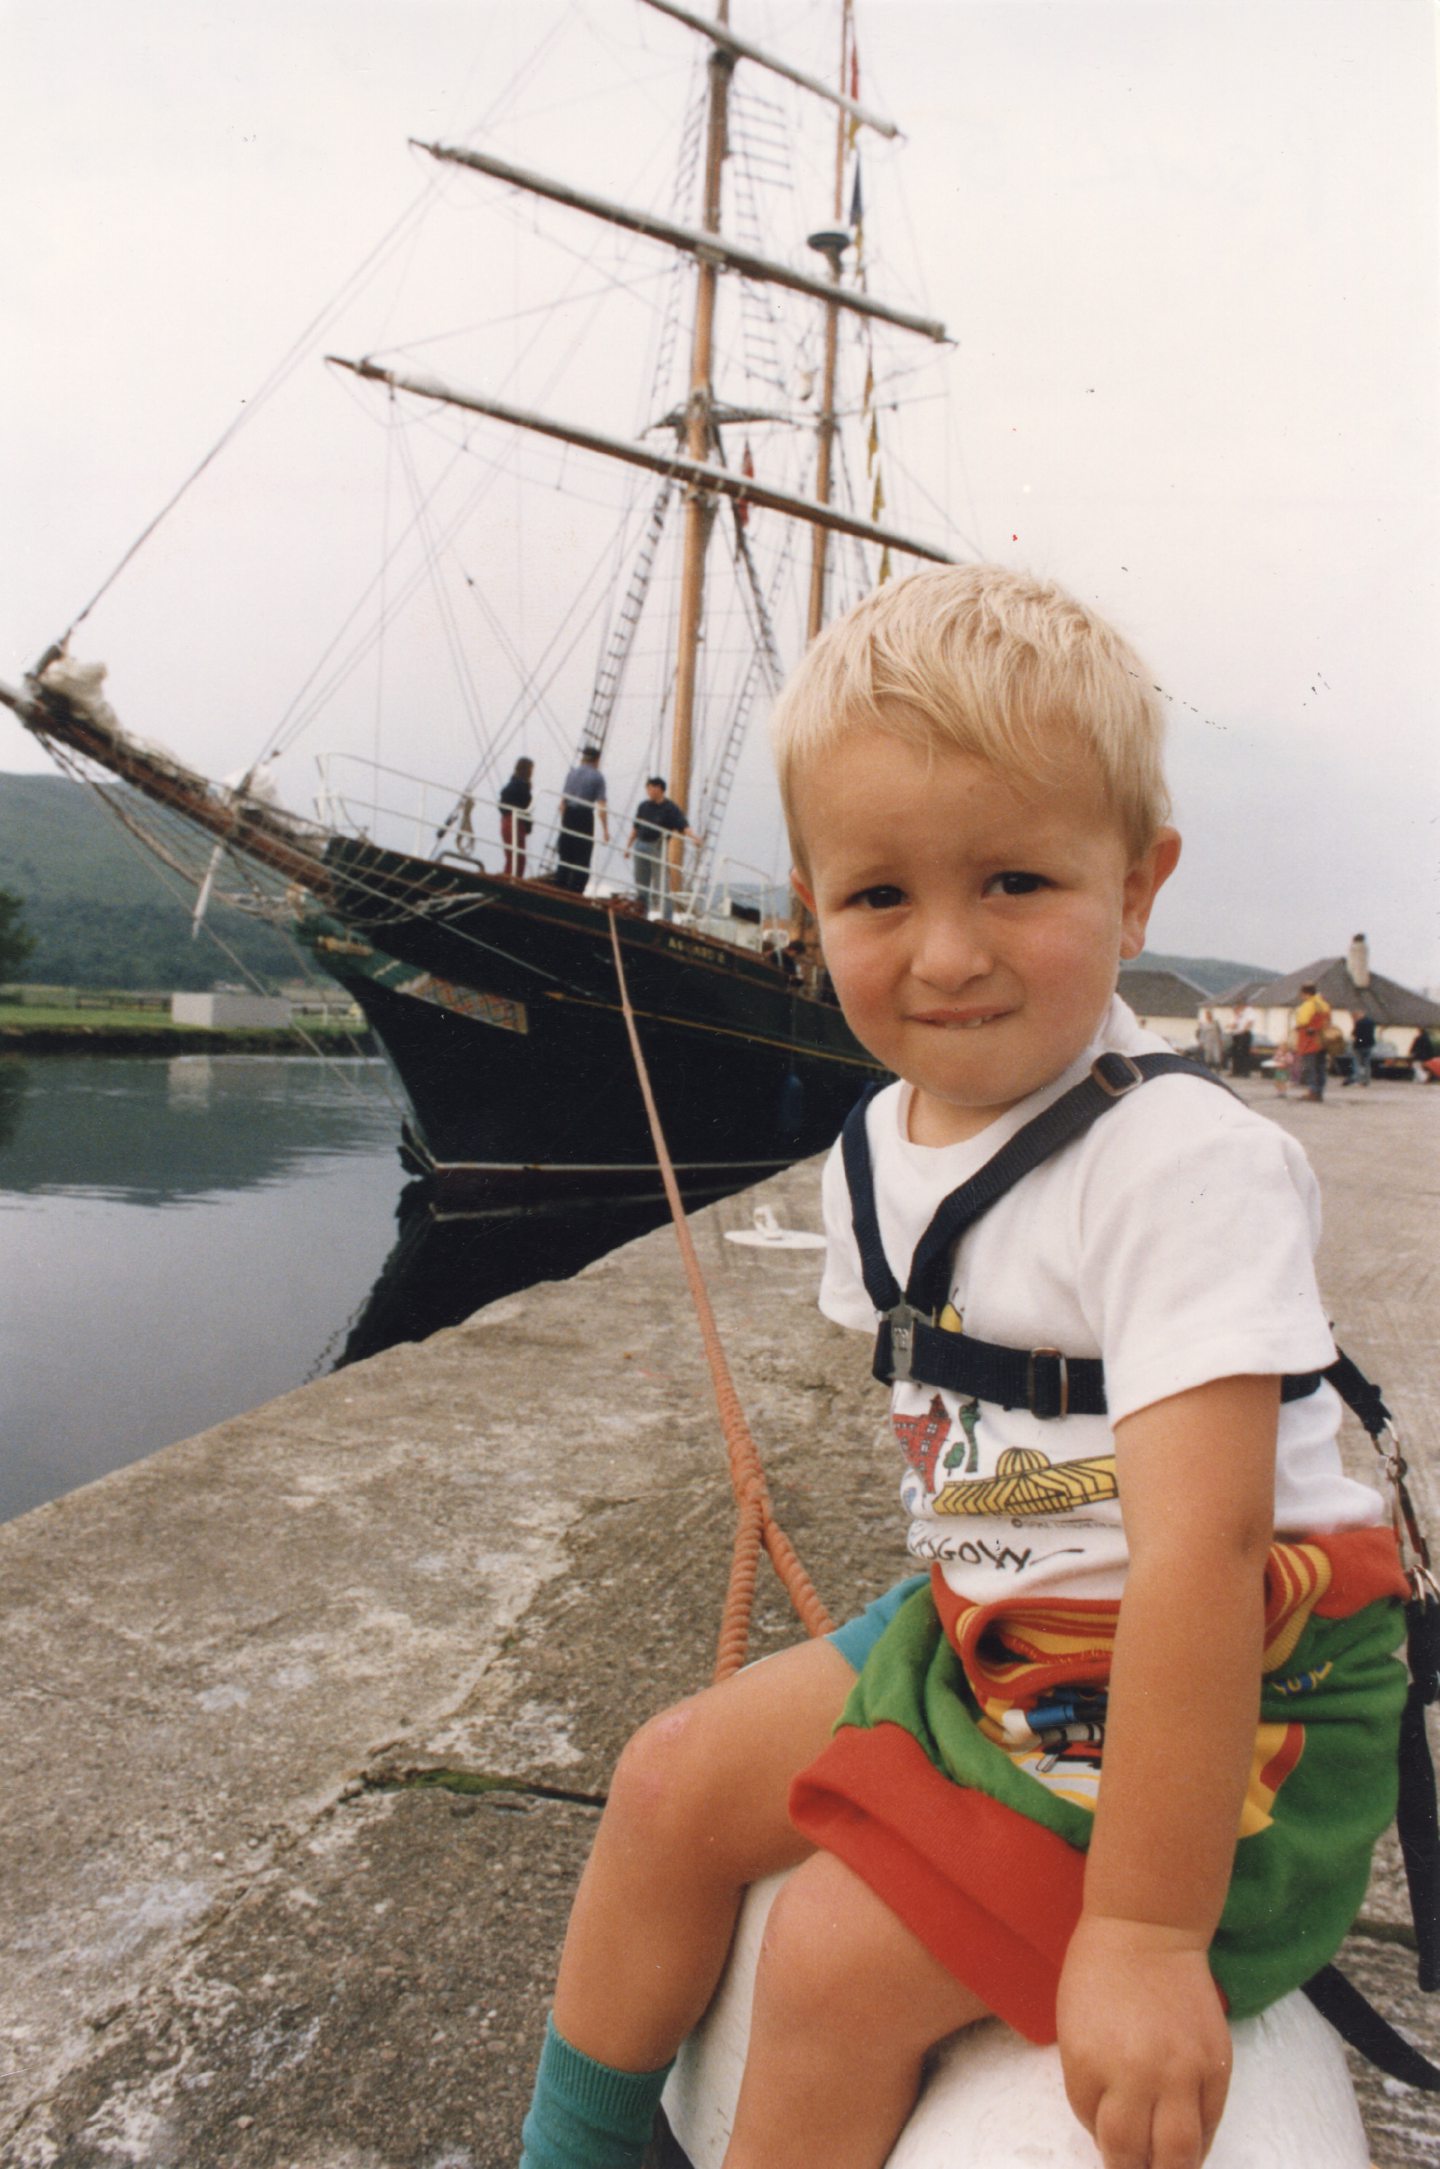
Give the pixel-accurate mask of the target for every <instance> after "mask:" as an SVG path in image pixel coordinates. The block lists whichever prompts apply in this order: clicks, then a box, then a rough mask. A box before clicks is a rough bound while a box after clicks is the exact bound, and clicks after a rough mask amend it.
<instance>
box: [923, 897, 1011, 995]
mask: <svg viewBox="0 0 1440 2169" xmlns="http://www.w3.org/2000/svg"><path fill="white" fill-rule="evenodd" d="M994 961H995V960H994V958H993V956H992V955H991V952H990V947H989V944H988V943H987V942H986V940H985V938H984V933H983V930H982V929H981V928H980V927H978V926H976V925H974V924H972V922H971V920H970V919H969V917H968V916H966V915H965V914H963V913H957V912H936V913H932V914H930V915H929V916H927V918H926V919H925V921H924V923H923V925H922V926H921V928H920V938H919V940H918V942H917V943H916V947H915V954H914V958H913V961H912V969H913V970H914V973H915V976H916V978H917V979H923V980H924V982H925V984H926V985H927V986H931V987H936V988H938V989H940V990H941V991H942V992H944V993H947V994H950V993H954V992H956V991H958V990H959V989H960V988H962V987H966V986H969V985H970V984H971V982H972V981H973V980H976V979H984V978H985V977H986V976H987V975H988V974H989V973H990V972H991V971H992V970H993V968H994Z"/></svg>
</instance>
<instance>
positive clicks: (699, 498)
mask: <svg viewBox="0 0 1440 2169" xmlns="http://www.w3.org/2000/svg"><path fill="white" fill-rule="evenodd" d="M729 19H730V0H718V5H717V8H716V21H717V22H718V23H719V25H720V26H721V28H722V29H723V28H725V27H726V25H727V24H728V22H729ZM707 65H708V70H709V76H710V99H709V111H708V115H707V119H706V129H705V202H704V209H703V212H702V216H701V224H702V225H703V227H704V230H705V231H706V233H714V234H718V233H719V231H720V190H721V181H722V177H723V171H724V164H725V153H726V133H727V124H728V117H729V105H730V78H731V75H732V74H733V73H734V69H735V56H734V54H733V53H732V52H730V51H728V50H727V49H726V48H725V47H724V46H722V45H715V46H713V47H712V48H711V52H710V59H709V62H708V64H707ZM719 283H720V281H719V272H718V269H717V267H716V265H715V264H714V263H713V262H706V261H705V260H704V259H703V258H702V259H701V263H700V270H699V276H698V277H697V279H696V282H695V329H694V336H693V339H692V342H691V348H690V397H689V400H688V402H687V409H686V430H685V449H686V452H687V454H688V455H689V457H690V458H691V459H699V460H708V459H709V457H710V450H711V439H712V433H713V428H714V423H713V418H712V417H713V407H714V389H713V385H712V381H711V378H712V371H713V368H714V358H715V296H716V291H717V289H718V287H719ZM714 520H715V499H714V497H713V496H712V495H711V494H710V492H709V491H708V490H703V489H699V488H697V487H696V486H695V484H694V483H692V484H691V485H690V486H689V488H688V489H687V490H686V493H685V545H684V555H683V557H682V560H681V571H680V622H679V627H678V631H677V635H676V666H675V714H674V722H673V725H672V728H671V735H670V788H671V792H672V795H673V796H674V798H675V800H676V803H677V804H679V805H681V806H687V807H688V805H689V801H690V768H691V760H692V754H693V748H694V742H695V696H696V689H697V684H698V680H699V670H700V633H701V622H702V618H703V614H704V607H705V552H706V549H707V547H708V545H709V541H710V530H711V527H712V526H713V525H714ZM680 841H681V839H680V838H679V837H678V836H677V837H673V838H672V839H671V847H670V853H669V856H670V858H671V860H672V863H673V861H674V860H676V859H678V857H679V847H680Z"/></svg>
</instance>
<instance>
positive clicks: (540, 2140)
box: [520, 2019, 670, 2169]
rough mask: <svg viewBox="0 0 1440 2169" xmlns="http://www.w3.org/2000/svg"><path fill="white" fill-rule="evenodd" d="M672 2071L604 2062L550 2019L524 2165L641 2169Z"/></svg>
mask: <svg viewBox="0 0 1440 2169" xmlns="http://www.w3.org/2000/svg"><path fill="white" fill-rule="evenodd" d="M669 2075H670V2066H669V2064H666V2065H665V2066H664V2068H663V2070H660V2071H616V2070H615V2069H614V2068H613V2067H612V2066H611V2065H610V2064H597V2063H596V2062H595V2061H594V2059H593V2058H592V2057H589V2056H585V2055H582V2053H581V2051H580V2050H579V2049H577V2048H571V2046H570V2043H569V2042H568V2041H567V2040H565V2039H564V2038H563V2036H562V2035H560V2034H558V2033H557V2032H556V2031H555V2022H554V2020H553V2019H550V2020H547V2022H546V2026H545V2046H544V2048H543V2049H542V2050H541V2052H540V2069H539V2070H538V2071H537V2072H536V2074H535V2093H534V2096H533V2098H532V2100H531V2103H530V2114H529V2115H528V2116H527V2117H526V2119H525V2125H524V2129H523V2130H522V2132H521V2134H520V2137H521V2145H522V2152H521V2155H520V2169H639V2165H640V2162H641V2160H642V2159H643V2157H644V2153H645V2149H646V2147H647V2146H648V2145H649V2143H650V2131H651V2126H652V2125H653V2124H654V2122H655V2111H656V2109H657V2108H658V2107H659V2106H660V2095H661V2092H662V2091H663V2089H664V2085H665V2081H666V2079H667V2078H668V2077H669Z"/></svg>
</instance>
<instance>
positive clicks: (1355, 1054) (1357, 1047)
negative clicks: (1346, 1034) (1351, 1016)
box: [1345, 1009, 1375, 1085]
mask: <svg viewBox="0 0 1440 2169" xmlns="http://www.w3.org/2000/svg"><path fill="white" fill-rule="evenodd" d="M1374 1057H1375V1019H1374V1018H1373V1017H1372V1016H1371V1015H1370V1013H1369V1011H1368V1010H1364V1009H1362V1010H1361V1012H1360V1014H1359V1016H1358V1017H1357V1018H1356V1019H1355V1022H1354V1023H1353V1024H1352V1025H1351V1027H1350V1074H1349V1076H1348V1077H1347V1078H1346V1079H1345V1082H1346V1084H1347V1085H1352V1084H1358V1085H1368V1084H1369V1082H1370V1065H1371V1063H1372V1061H1373V1060H1374Z"/></svg>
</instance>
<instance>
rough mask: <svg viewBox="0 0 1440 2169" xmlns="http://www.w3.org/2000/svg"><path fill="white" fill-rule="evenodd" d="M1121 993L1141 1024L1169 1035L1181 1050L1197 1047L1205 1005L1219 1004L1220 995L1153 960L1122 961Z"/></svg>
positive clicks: (1217, 1005)
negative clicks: (1146, 962)
mask: <svg viewBox="0 0 1440 2169" xmlns="http://www.w3.org/2000/svg"><path fill="white" fill-rule="evenodd" d="M1119 994H1120V999H1121V1001H1122V1002H1128V1003H1129V1004H1130V1007H1131V1008H1132V1009H1133V1010H1134V1012H1135V1014H1136V1016H1137V1017H1138V1018H1139V1019H1140V1022H1141V1023H1142V1024H1146V1025H1148V1026H1149V1027H1150V1030H1151V1031H1152V1032H1158V1033H1159V1034H1160V1037H1161V1038H1162V1039H1168V1040H1169V1042H1170V1044H1171V1046H1172V1047H1174V1048H1175V1049H1176V1051H1177V1052H1178V1053H1181V1054H1190V1053H1192V1052H1193V1051H1194V1048H1195V1044H1196V1038H1197V1034H1198V1031H1199V1022H1200V1012H1201V1010H1202V1009H1209V1008H1212V1007H1213V1008H1216V1009H1218V1008H1219V1006H1220V1005H1219V1003H1218V1001H1217V998H1216V996H1215V995H1213V994H1207V993H1206V991H1205V989H1204V987H1197V986H1196V984H1195V982H1194V980H1193V979H1187V978H1185V976H1184V974H1183V973H1181V972H1177V971H1170V970H1168V969H1162V968H1160V967H1158V966H1155V965H1151V964H1122V965H1121V967H1120V983H1119Z"/></svg>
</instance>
